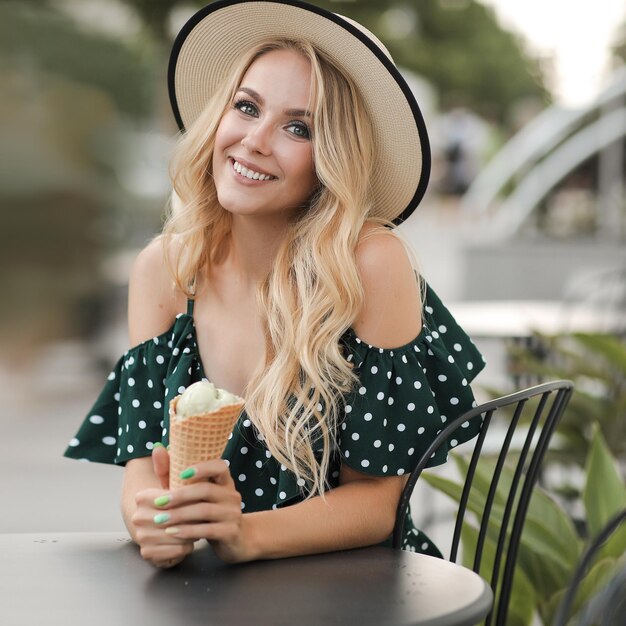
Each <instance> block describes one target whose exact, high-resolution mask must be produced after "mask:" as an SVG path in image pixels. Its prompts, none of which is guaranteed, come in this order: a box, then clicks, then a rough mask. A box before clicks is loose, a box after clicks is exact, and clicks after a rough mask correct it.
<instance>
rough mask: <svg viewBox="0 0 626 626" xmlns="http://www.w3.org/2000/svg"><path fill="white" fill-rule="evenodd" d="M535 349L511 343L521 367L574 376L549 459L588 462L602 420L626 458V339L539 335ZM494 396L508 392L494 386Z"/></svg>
mask: <svg viewBox="0 0 626 626" xmlns="http://www.w3.org/2000/svg"><path fill="white" fill-rule="evenodd" d="M531 344H532V345H534V346H540V349H539V350H538V349H537V348H536V347H535V348H519V347H518V348H511V350H510V356H511V358H512V359H513V361H514V363H515V365H514V367H515V369H516V370H517V371H519V372H523V373H525V374H530V375H534V376H535V377H537V378H542V379H545V380H549V379H554V378H566V379H568V380H572V381H574V384H575V389H576V391H575V392H574V395H573V396H572V399H571V401H570V403H569V405H568V408H567V411H566V412H565V414H564V415H563V419H562V420H561V423H560V425H559V430H558V436H557V438H556V439H555V445H554V446H552V448H551V450H550V451H549V453H548V456H547V458H546V462H547V463H550V462H552V461H556V462H558V463H561V464H574V465H582V463H583V462H584V459H586V458H587V456H588V454H589V448H590V445H591V440H592V428H591V425H592V423H593V421H594V420H595V421H597V422H598V425H599V428H600V430H601V431H602V434H603V435H604V438H605V440H606V441H607V443H608V446H609V449H610V450H611V452H612V454H613V455H614V456H615V457H616V458H618V459H624V458H626V341H625V340H624V338H623V337H618V336H612V335H607V334H591V333H574V334H569V335H557V336H547V335H535V337H534V340H533V341H532V342H531ZM492 392H494V397H495V396H499V395H503V394H502V393H500V391H498V390H492Z"/></svg>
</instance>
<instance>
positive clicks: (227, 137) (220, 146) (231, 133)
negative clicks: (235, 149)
mask: <svg viewBox="0 0 626 626" xmlns="http://www.w3.org/2000/svg"><path fill="white" fill-rule="evenodd" d="M229 118H230V116H229V115H228V113H226V114H225V115H224V117H223V118H222V120H221V121H220V123H219V125H218V127H217V130H216V131H215V151H216V152H220V151H222V150H224V149H225V148H228V147H229V146H230V145H232V144H233V143H234V141H235V129H234V127H233V124H232V122H231V120H230V119H229Z"/></svg>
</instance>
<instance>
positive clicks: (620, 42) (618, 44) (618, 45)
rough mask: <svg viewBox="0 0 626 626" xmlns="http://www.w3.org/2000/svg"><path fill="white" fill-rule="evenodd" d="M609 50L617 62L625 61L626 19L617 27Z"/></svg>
mask: <svg viewBox="0 0 626 626" xmlns="http://www.w3.org/2000/svg"><path fill="white" fill-rule="evenodd" d="M611 51H612V53H613V57H614V60H615V61H616V62H617V63H618V64H624V63H626V21H625V22H623V23H622V24H621V25H620V26H619V27H618V29H617V33H616V35H615V39H614V43H613V45H612V46H611Z"/></svg>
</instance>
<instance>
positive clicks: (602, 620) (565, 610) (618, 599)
mask: <svg viewBox="0 0 626 626" xmlns="http://www.w3.org/2000/svg"><path fill="white" fill-rule="evenodd" d="M624 521H626V509H624V510H623V511H620V512H619V513H618V514H617V515H615V516H613V517H612V518H611V519H610V520H609V521H608V522H607V524H606V526H605V527H604V528H603V529H602V530H601V531H600V532H599V533H598V535H597V536H596V537H595V538H594V539H593V540H592V541H591V543H590V544H589V546H587V549H586V550H585V552H584V554H583V556H582V557H581V559H580V561H579V562H578V565H577V566H576V570H575V571H574V574H573V575H572V579H571V580H570V583H569V585H568V587H567V591H566V592H565V595H564V596H563V600H562V601H561V604H560V605H559V609H558V611H557V613H556V617H555V619H554V624H553V626H565V624H566V623H567V619H568V615H569V613H570V612H571V610H572V606H573V604H574V600H575V598H576V592H577V591H578V588H579V587H580V584H581V582H582V581H583V578H584V577H585V574H586V573H587V570H588V569H589V567H590V565H591V563H592V561H593V560H594V558H595V557H596V556H597V554H598V552H599V551H600V548H602V545H603V544H604V543H605V541H606V540H607V539H608V538H609V537H610V536H611V535H612V534H613V533H614V532H615V531H616V530H617V529H618V527H619V526H620V525H621V524H622V523H624ZM625 591H626V570H622V571H621V572H618V573H617V574H616V575H615V576H614V577H613V579H612V580H611V581H610V582H609V584H608V585H607V586H606V587H605V589H604V590H603V591H601V592H599V593H598V595H597V596H596V598H593V599H592V601H591V602H590V603H589V607H588V610H587V611H586V612H587V613H588V614H589V615H588V617H589V619H586V618H585V617H583V618H581V619H579V621H578V623H579V624H580V623H581V621H582V623H584V624H592V623H593V624H606V625H607V626H608V625H609V624H615V625H616V626H617V624H620V626H621V625H622V624H624V623H626V599H625V597H624V592H625ZM607 613H611V616H609V615H607Z"/></svg>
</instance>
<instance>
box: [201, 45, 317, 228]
mask: <svg viewBox="0 0 626 626" xmlns="http://www.w3.org/2000/svg"><path fill="white" fill-rule="evenodd" d="M310 81H311V67H310V63H309V61H308V60H307V59H306V58H304V57H303V56H302V55H301V54H299V53H297V52H295V51H293V50H273V51H271V52H267V53H266V54H264V55H263V56H261V57H259V58H258V59H257V60H256V61H254V63H253V64H252V65H251V66H250V68H249V69H248V71H247V72H246V73H245V75H244V77H243V79H242V81H241V84H240V85H239V89H238V90H237V92H236V94H235V98H234V100H233V102H231V104H230V106H229V107H228V109H227V110H226V112H225V113H224V115H223V117H222V120H221V121H220V124H219V126H218V128H217V133H216V136H215V150H214V154H213V176H214V180H215V187H216V189H217V197H218V201H219V203H220V204H221V205H222V206H223V207H224V208H225V209H226V210H227V211H229V212H231V213H233V214H235V215H255V216H263V215H276V214H277V213H279V212H283V213H285V215H287V216H288V215H290V214H292V213H293V211H294V209H297V208H298V207H300V206H302V205H303V204H305V203H306V201H307V200H308V198H309V197H310V196H311V194H312V193H313V190H314V189H315V187H316V186H317V182H318V181H317V177H316V175H315V169H314V164H313V146H312V143H311V130H310V129H311V127H312V126H311V123H312V120H311V116H310V113H308V112H307V107H308V104H309V95H310Z"/></svg>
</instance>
